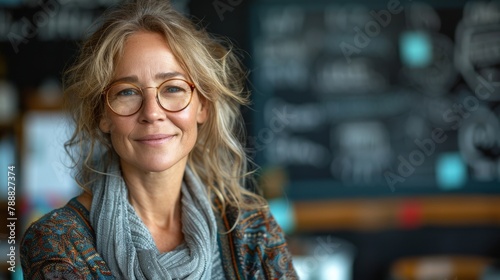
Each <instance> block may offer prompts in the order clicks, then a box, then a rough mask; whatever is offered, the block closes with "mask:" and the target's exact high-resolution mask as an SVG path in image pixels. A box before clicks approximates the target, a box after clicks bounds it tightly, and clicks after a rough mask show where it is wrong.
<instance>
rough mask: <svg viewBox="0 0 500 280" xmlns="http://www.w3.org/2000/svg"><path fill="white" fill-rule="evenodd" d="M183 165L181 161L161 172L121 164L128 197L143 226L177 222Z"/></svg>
mask: <svg viewBox="0 0 500 280" xmlns="http://www.w3.org/2000/svg"><path fill="white" fill-rule="evenodd" d="M185 166H186V164H185V163H184V164H178V165H175V166H173V167H172V168H170V169H169V170H166V171H164V172H142V171H140V170H137V169H134V168H129V166H127V165H122V174H123V178H124V180H125V183H126V184H127V188H128V193H129V196H128V199H129V201H130V204H131V205H132V206H133V207H134V209H135V211H136V212H137V215H138V216H139V217H140V218H141V219H142V221H143V222H144V223H145V224H146V226H148V227H150V226H156V227H161V228H169V227H170V225H171V224H177V223H178V222H180V216H181V215H180V214H181V186H182V178H183V176H184V169H185Z"/></svg>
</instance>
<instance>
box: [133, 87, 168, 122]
mask: <svg viewBox="0 0 500 280" xmlns="http://www.w3.org/2000/svg"><path fill="white" fill-rule="evenodd" d="M142 91H143V100H142V108H141V110H140V111H139V113H140V116H139V119H140V121H141V122H143V123H153V122H155V121H160V120H164V119H165V118H166V112H165V110H163V108H162V107H161V106H160V104H159V103H158V100H157V95H156V94H157V88H156V87H146V88H143V89H142Z"/></svg>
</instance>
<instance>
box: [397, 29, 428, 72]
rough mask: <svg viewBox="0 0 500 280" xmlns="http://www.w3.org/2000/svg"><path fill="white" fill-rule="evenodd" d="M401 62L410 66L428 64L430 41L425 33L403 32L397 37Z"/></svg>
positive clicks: (418, 66)
mask: <svg viewBox="0 0 500 280" xmlns="http://www.w3.org/2000/svg"><path fill="white" fill-rule="evenodd" d="M399 48H400V57H401V62H402V63H403V65H404V66H406V67H410V68H421V67H426V66H429V65H430V64H431V62H432V42H431V40H430V38H429V36H428V35H427V34H425V33H424V32H418V31H407V32H404V33H403V34H402V35H401V37H400V38H399Z"/></svg>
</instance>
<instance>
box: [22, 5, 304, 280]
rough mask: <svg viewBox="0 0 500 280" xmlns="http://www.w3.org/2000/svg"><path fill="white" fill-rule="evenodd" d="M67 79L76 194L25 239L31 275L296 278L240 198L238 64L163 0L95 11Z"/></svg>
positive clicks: (263, 214)
mask: <svg viewBox="0 0 500 280" xmlns="http://www.w3.org/2000/svg"><path fill="white" fill-rule="evenodd" d="M102 20H103V22H102V24H101V25H100V27H98V28H97V30H96V31H95V32H94V33H93V34H92V35H91V36H90V37H89V38H88V39H87V40H86V42H85V44H84V45H83V47H82V50H81V54H80V56H79V58H78V59H77V61H76V63H75V64H74V66H73V67H72V68H71V69H70V70H69V71H68V72H67V75H66V79H65V95H66V97H67V98H68V104H69V109H70V113H71V114H72V117H73V119H74V121H75V131H74V134H73V135H72V138H71V139H70V140H69V141H68V142H67V143H66V148H67V151H68V152H69V153H70V156H72V158H73V159H74V161H75V164H76V166H77V170H78V173H77V174H76V175H77V176H76V178H77V181H78V183H79V185H80V186H81V187H82V188H83V189H84V190H85V191H84V192H83V193H82V194H81V195H80V196H78V197H76V198H74V199H72V200H71V201H70V202H69V203H68V204H67V205H66V206H65V207H63V208H61V209H58V210H54V211H52V212H51V213H49V214H47V215H45V216H44V217H42V218H41V219H40V220H39V221H37V222H35V223H34V224H33V225H31V226H30V228H29V229H28V230H27V232H26V233H25V236H24V238H23V241H22V249H21V260H22V266H23V271H24V274H25V277H26V278H27V279H42V278H45V277H46V278H48V279H60V278H64V279H294V278H296V274H295V271H294V269H293V266H292V262H291V256H290V254H289V252H288V249H287V245H286V242H285V239H284V234H283V232H282V231H281V229H280V228H279V226H278V225H277V224H276V222H275V221H274V219H273V217H272V216H271V215H270V213H269V212H268V209H267V208H266V204H265V202H264V200H263V199H262V198H261V197H259V196H257V195H255V194H253V193H251V192H249V191H247V190H245V189H244V188H243V187H242V186H243V185H244V184H245V180H244V178H245V176H246V175H247V171H246V161H247V159H246V156H245V153H244V149H243V147H242V145H241V144H240V140H241V139H238V137H239V136H240V135H242V133H243V127H242V121H241V116H240V111H239V106H240V105H241V104H245V102H246V96H245V94H244V90H243V89H244V78H245V75H244V73H243V72H242V69H241V68H240V64H239V61H238V59H237V57H236V56H235V55H234V54H233V53H232V52H231V51H228V50H226V48H224V47H223V46H222V45H221V44H220V43H219V42H217V40H215V39H213V38H212V37H210V36H209V35H208V34H207V33H206V32H205V31H203V30H198V29H197V28H196V27H195V26H194V25H193V24H192V23H191V22H190V21H189V20H187V19H186V18H184V17H183V16H181V15H180V14H178V13H177V12H175V11H174V10H172V8H171V7H170V5H169V4H168V3H166V1H161V0H159V1H138V2H136V3H128V4H124V5H121V6H120V7H119V8H117V9H115V10H112V11H110V12H108V13H107V14H106V15H105V16H104V17H103V19H102Z"/></svg>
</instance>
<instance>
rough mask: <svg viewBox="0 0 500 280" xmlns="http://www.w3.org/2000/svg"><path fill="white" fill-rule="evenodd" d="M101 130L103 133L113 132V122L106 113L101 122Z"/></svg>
mask: <svg viewBox="0 0 500 280" xmlns="http://www.w3.org/2000/svg"><path fill="white" fill-rule="evenodd" d="M99 129H100V130H101V131H102V132H103V133H109V132H110V131H111V120H110V119H109V118H108V117H107V116H106V113H104V114H103V116H102V117H101V120H100V121H99Z"/></svg>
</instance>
